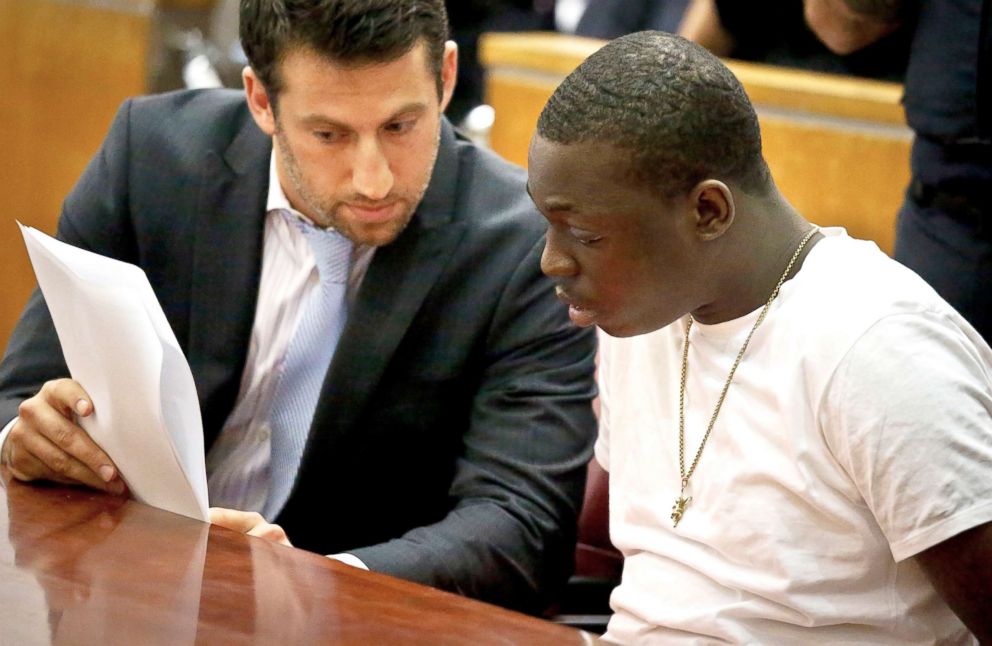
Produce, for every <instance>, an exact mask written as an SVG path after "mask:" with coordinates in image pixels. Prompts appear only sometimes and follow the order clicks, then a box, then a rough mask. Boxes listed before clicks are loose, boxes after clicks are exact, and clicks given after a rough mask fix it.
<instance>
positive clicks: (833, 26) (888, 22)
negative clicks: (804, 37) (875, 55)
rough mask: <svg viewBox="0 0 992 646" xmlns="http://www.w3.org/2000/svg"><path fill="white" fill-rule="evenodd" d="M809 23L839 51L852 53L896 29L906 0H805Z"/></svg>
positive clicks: (816, 32)
mask: <svg viewBox="0 0 992 646" xmlns="http://www.w3.org/2000/svg"><path fill="white" fill-rule="evenodd" d="M803 4H804V7H803V9H804V12H805V16H806V23H807V24H808V25H809V27H810V29H812V30H813V32H814V33H815V34H816V35H817V37H818V38H819V39H820V40H821V41H823V44H824V45H826V46H827V47H829V48H830V49H831V50H832V51H833V52H835V53H837V54H850V53H851V52H854V51H857V50H859V49H861V48H863V47H867V46H868V45H870V44H872V43H874V42H875V41H877V40H879V39H880V38H882V37H883V36H885V35H887V34H890V33H892V32H893V31H895V30H896V29H897V28H898V27H899V25H900V24H902V12H903V9H904V8H905V6H906V4H907V3H906V1H905V0H804V3H803Z"/></svg>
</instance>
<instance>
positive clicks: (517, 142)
mask: <svg viewBox="0 0 992 646" xmlns="http://www.w3.org/2000/svg"><path fill="white" fill-rule="evenodd" d="M603 44H604V41H600V40H593V39H588V38H578V37H575V36H564V35H560V34H548V33H528V34H487V35H485V36H483V39H482V41H481V43H480V58H481V60H482V63H483V65H484V66H485V68H486V71H487V74H488V78H487V85H486V89H487V102H488V103H489V104H490V105H492V106H493V108H495V110H496V121H495V123H494V125H493V129H492V133H491V139H490V141H491V144H492V146H493V148H494V149H495V150H496V151H497V152H499V153H500V154H501V155H503V156H504V157H506V158H507V159H510V160H511V161H514V162H516V163H519V164H522V165H526V162H527V146H528V144H529V142H530V138H531V134H532V133H533V131H534V126H535V124H536V122H537V117H538V115H539V114H540V111H541V108H542V107H543V106H544V103H545V101H546V100H547V99H548V97H549V96H551V93H552V92H553V91H554V89H555V87H557V86H558V84H559V83H560V82H561V80H562V79H563V78H564V77H565V76H566V75H567V74H568V73H569V72H571V71H572V70H573V69H575V67H576V66H577V65H578V64H579V63H581V62H582V61H583V60H584V59H585V58H586V57H587V56H589V54H591V53H592V52H594V51H596V50H597V49H599V47H601V46H602V45H603ZM725 62H726V63H727V65H728V66H729V67H730V69H731V70H732V71H733V72H734V74H736V75H737V77H738V78H739V79H740V80H741V82H742V83H743V85H744V88H745V89H746V90H747V93H748V95H749V96H750V97H751V100H752V102H753V103H754V105H755V109H756V111H757V113H758V118H759V120H760V121H761V128H762V139H763V145H764V154H765V158H766V160H767V161H768V165H769V166H770V167H771V170H772V174H773V175H774V177H775V181H776V183H777V184H778V186H779V188H780V189H781V191H782V193H783V194H784V195H785V196H786V198H788V199H789V201H790V202H791V203H792V204H793V206H795V207H796V208H797V209H798V210H799V211H800V212H801V213H803V215H805V216H806V217H807V218H808V219H810V220H812V221H813V222H815V223H817V224H820V225H825V226H829V225H839V226H843V227H845V228H847V230H848V232H849V233H850V234H851V235H853V236H855V237H858V238H864V239H869V240H873V241H875V242H876V243H877V244H878V246H879V247H881V248H882V250H883V251H885V252H887V253H890V254H891V252H892V245H893V240H894V238H895V220H896V214H897V212H898V209H899V205H900V203H901V202H902V197H903V191H904V190H905V187H906V185H907V184H908V183H909V147H910V142H911V139H912V132H911V131H910V130H909V128H908V127H907V126H906V124H905V119H904V116H903V111H902V107H901V105H900V104H899V101H900V97H901V96H902V86H901V85H899V84H896V83H886V82H880V81H872V80H866V79H860V78H854V77H846V76H837V75H832V74H819V73H813V72H806V71H800V70H793V69H785V68H779V67H772V66H768V65H758V64H754V63H745V62H740V61H725Z"/></svg>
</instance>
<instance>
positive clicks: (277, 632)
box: [0, 474, 598, 646]
mask: <svg viewBox="0 0 992 646" xmlns="http://www.w3.org/2000/svg"><path fill="white" fill-rule="evenodd" d="M2 480H3V482H2V483H0V487H2V491H3V495H2V496H0V645H2V646H7V645H8V644H10V645H15V644H16V645H17V646H27V645H31V644H101V645H102V644H142V645H146V644H194V643H196V644H200V643H202V644H232V643H233V644H240V643H253V644H275V645H277V646H288V645H291V644H362V645H363V646H364V645H378V644H390V645H391V644H431V645H442V644H472V645H484V644H554V645H562V646H568V645H570V644H575V645H579V644H596V643H598V642H597V641H596V639H595V638H594V637H592V636H590V635H588V634H586V633H583V632H579V631H576V630H572V629H570V628H566V627H563V626H558V625H555V624H552V623H549V622H545V621H542V620H539V619H535V618H533V617H528V616H525V615H522V614H519V613H515V612H511V611H508V610H504V609H502V608H498V607H496V606H491V605H488V604H484V603H480V602H478V601H473V600H470V599H465V598H463V597H460V596H457V595H454V594H449V593H446V592H441V591H439V590H434V589H432V588H428V587H425V586H420V585H416V584H413V583H409V582H407V581H402V580H399V579H395V578H392V577H388V576H384V575H380V574H375V573H370V572H365V571H363V570H359V569H356V568H352V567H350V566H347V565H343V564H341V563H337V562H336V561H332V560H330V559H327V558H324V557H322V556H320V555H317V554H313V553H310V552H305V551H303V550H297V549H294V548H288V547H284V546H281V545H277V544H275V543H271V542H268V541H265V540H261V539H256V538H250V537H248V536H244V535H241V534H237V533H235V532H232V531H229V530H226V529H223V528H220V527H216V526H211V525H207V524H204V523H200V522H197V521H194V520H191V519H189V518H185V517H182V516H177V515H175V514H171V513H168V512H164V511H161V510H158V509H154V508H151V507H148V506H145V505H142V504H140V503H137V502H134V501H126V500H123V499H119V498H114V497H111V496H107V495H104V494H101V493H97V492H92V491H88V490H84V489H76V488H69V487H59V486H45V485H25V484H22V483H19V482H16V481H11V480H10V478H9V476H8V475H7V474H3V478H2Z"/></svg>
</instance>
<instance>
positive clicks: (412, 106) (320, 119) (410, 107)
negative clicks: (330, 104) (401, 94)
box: [300, 101, 427, 130]
mask: <svg viewBox="0 0 992 646" xmlns="http://www.w3.org/2000/svg"><path fill="white" fill-rule="evenodd" d="M426 109H427V104H425V103H423V102H422V101H412V102H410V103H407V104H405V105H402V106H400V107H399V108H398V109H396V110H395V111H394V112H393V113H392V114H390V115H389V116H388V117H386V119H385V120H384V121H383V123H389V122H390V121H394V120H396V119H398V118H399V117H401V116H403V115H406V114H409V113H411V112H423V111H424V110H426ZM300 121H301V122H302V123H303V125H307V126H315V125H321V126H330V127H332V128H340V129H341V130H353V129H354V128H352V126H350V125H348V124H347V123H342V122H340V121H337V120H335V119H331V118H330V117H327V116H324V115H322V114H318V113H311V114H307V115H304V116H303V117H302V118H301V119H300Z"/></svg>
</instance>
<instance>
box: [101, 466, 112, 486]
mask: <svg viewBox="0 0 992 646" xmlns="http://www.w3.org/2000/svg"><path fill="white" fill-rule="evenodd" d="M99 471H100V477H101V478H103V481H104V482H110V481H111V480H113V479H114V467H112V466H109V465H106V464H105V465H103V466H102V467H100V469H99Z"/></svg>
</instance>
